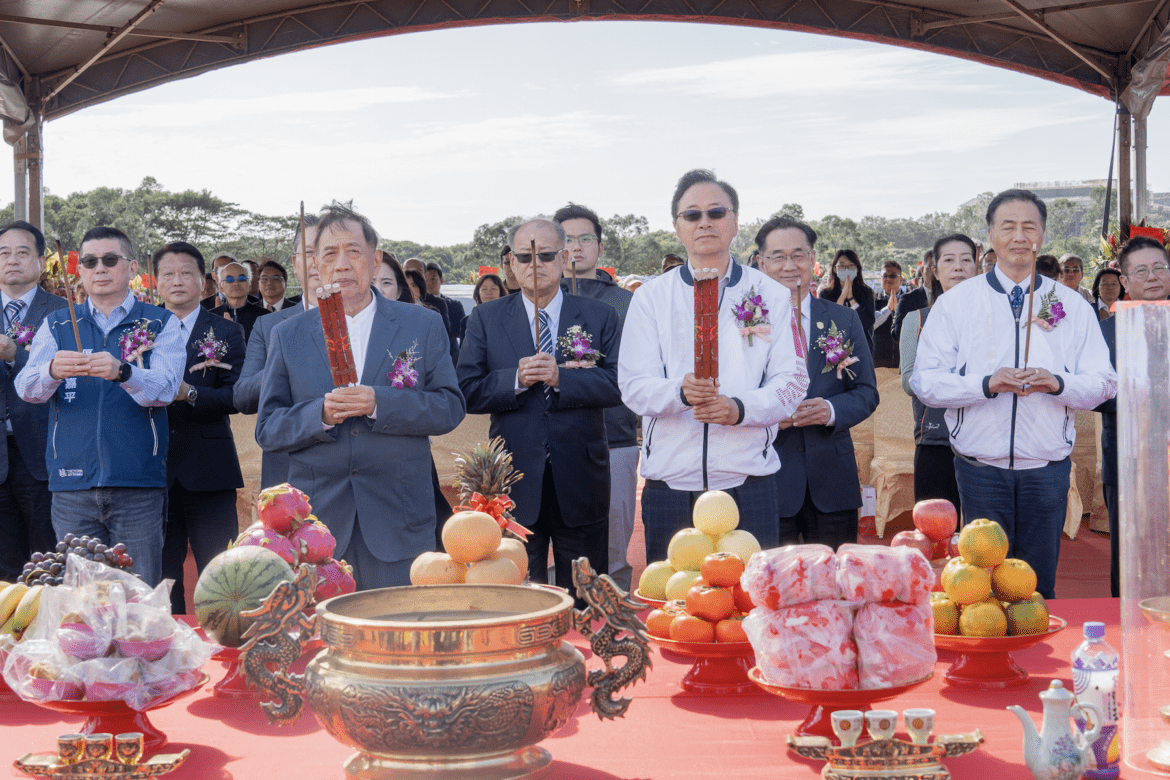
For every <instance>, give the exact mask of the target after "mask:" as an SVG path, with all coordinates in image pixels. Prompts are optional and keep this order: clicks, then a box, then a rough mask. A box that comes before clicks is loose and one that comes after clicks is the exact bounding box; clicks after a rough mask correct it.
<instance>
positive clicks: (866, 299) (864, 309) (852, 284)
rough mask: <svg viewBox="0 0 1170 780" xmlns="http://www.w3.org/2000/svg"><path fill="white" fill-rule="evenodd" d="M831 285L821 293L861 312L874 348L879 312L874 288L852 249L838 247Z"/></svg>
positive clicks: (867, 340)
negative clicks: (863, 273) (866, 278)
mask: <svg viewBox="0 0 1170 780" xmlns="http://www.w3.org/2000/svg"><path fill="white" fill-rule="evenodd" d="M829 279H830V282H829V286H827V287H825V288H824V289H823V290H821V291H820V294H819V296H818V297H820V298H824V299H825V300H829V301H832V302H834V303H836V304H839V305H841V306H848V307H849V308H851V309H853V310H854V311H856V312H857V316H858V317H859V318H860V319H861V327H862V328H863V329H864V330H865V340H866V342H868V343H869V350H870V352H871V353H872V352H873V323H874V320H875V318H876V316H877V313H876V312H875V311H874V303H873V301H874V295H873V290H871V289H869V285H868V284H866V283H865V280H864V279H862V278H861V260H860V259H859V258H858V257H857V253H856V252H854V251H853V250H852V249H838V250H837V254H836V256H834V257H833V264H832V265H831V266H830V267H829Z"/></svg>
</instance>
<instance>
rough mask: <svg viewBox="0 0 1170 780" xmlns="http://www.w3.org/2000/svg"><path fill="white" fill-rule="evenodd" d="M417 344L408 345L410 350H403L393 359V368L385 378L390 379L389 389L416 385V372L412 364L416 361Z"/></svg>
mask: <svg viewBox="0 0 1170 780" xmlns="http://www.w3.org/2000/svg"><path fill="white" fill-rule="evenodd" d="M417 346H418V343H417V342H416V343H414V344H411V345H410V349H404V350H402V351H401V352H399V353H398V357H396V358H394V367H393V368H392V369H391V370H390V373H389V374H387V375H386V376H387V377H388V378H389V379H390V386H391V387H398V388H403V387H414V386H415V385H417V384H418V371H417V370H416V369H415V367H414V364H415V362H417V361H418V352H416V351H415V347H417Z"/></svg>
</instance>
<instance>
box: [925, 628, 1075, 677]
mask: <svg viewBox="0 0 1170 780" xmlns="http://www.w3.org/2000/svg"><path fill="white" fill-rule="evenodd" d="M1067 625H1068V621H1066V620H1065V619H1064V618H1059V617H1056V616H1055V615H1050V616H1049V617H1048V630H1047V631H1046V632H1044V633H1043V634H1025V635H1023V636H993V637H978V636H950V635H947V634H935V635H934V646H935V648H936V649H938V650H951V651H954V652H956V653H959V654H960V655H959V657H958V659H957V660H956V661H955V662H954V663H952V664H951V667H950V668H949V669H947V671H946V672H945V673H944V674H943V679H944V680H945V681H946V683H947V684H948V685H953V686H954V687H956V688H967V689H970V690H975V691H998V690H1002V689H1004V688H1014V687H1016V686H1017V685H1023V684H1024V683H1026V682H1027V681H1028V673H1027V672H1026V671H1024V670H1023V669H1022V668H1020V666H1019V665H1018V664H1017V663H1016V662H1015V661H1013V660H1012V657H1011V653H1012V652H1013V651H1015V650H1023V649H1024V648H1027V647H1031V646H1032V645H1035V644H1039V643H1040V642H1043V641H1044V640H1046V639H1048V638H1049V637H1051V636H1052V635H1053V634H1055V633H1057V632H1059V631H1062V630H1063V629H1064V627H1065V626H1067Z"/></svg>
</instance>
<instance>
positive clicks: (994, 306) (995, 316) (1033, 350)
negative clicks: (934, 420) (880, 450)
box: [910, 270, 1117, 469]
mask: <svg viewBox="0 0 1170 780" xmlns="http://www.w3.org/2000/svg"><path fill="white" fill-rule="evenodd" d="M1038 278H1039V280H1040V284H1039V286H1038V287H1037V288H1036V298H1035V302H1034V311H1033V316H1036V315H1038V314H1039V311H1040V308H1041V301H1042V299H1043V298H1044V297H1045V296H1046V295H1049V293H1050V292H1051V291H1055V294H1056V297H1057V298H1058V299H1059V300H1060V303H1061V305H1062V306H1063V308H1064V313H1065V316H1064V318H1063V319H1061V320H1060V321H1059V322H1057V324H1056V326H1055V327H1054V328H1053V329H1052V330H1051V331H1045V330H1044V329H1042V328H1041V327H1039V326H1038V325H1036V324H1033V325H1032V342H1031V347H1030V351H1029V354H1028V366H1036V367H1040V368H1046V369H1048V371H1050V372H1051V373H1052V374H1053V375H1054V376H1056V377H1057V378H1058V379H1059V380H1060V381H1062V382H1063V383H1064V387H1063V389H1062V390H1061V391H1060V392H1059V393H1057V394H1049V393H1036V394H1033V395H1029V396H1026V397H1022V396H1017V395H1015V394H1014V393H999V394H998V395H996V396H995V397H994V398H989V397H988V395H987V394H986V393H985V390H984V389H985V387H986V385H985V379H986V378H988V377H990V376H991V375H992V374H994V373H995V372H996V371H997V370H999V369H1000V368H1003V367H1004V366H1010V367H1020V368H1022V367H1024V348H1025V344H1026V341H1027V322H1026V320H1027V318H1028V302H1027V294H1026V293H1025V297H1024V307H1023V311H1022V313H1021V314H1020V317H1019V320H1018V321H1017V320H1016V318H1015V317H1014V315H1013V313H1012V308H1011V304H1010V303H1009V301H1008V296H1007V294H1006V292H1005V291H1004V282H1003V279H1006V277H1001V276H1000V275H998V272H997V271H996V270H993V271H991V272H990V273H987V274H983V275H981V276H976V277H974V278H971V279H968V280H966V281H965V282H962V283H960V284H959V285H957V286H955V287H954V288H952V289H951V290H949V291H948V292H947V293H946V294H945V295H942V296H940V297H939V298H938V300H937V301H936V302H935V304H934V306H933V307H932V308H931V311H930V317H929V318H928V319H927V320H926V325H925V326H923V328H922V335H921V337H920V338H919V341H918V354H917V357H916V360H915V366H914V376H913V378H911V380H910V387H911V389H913V390H914V394H915V395H917V396H918V397H919V398H920V399H921V400H922V402H923V403H924V404H926V405H927V406H933V407H936V408H945V409H946V410H947V412H946V421H947V426H948V427H949V429H950V436H951V446H952V448H953V449H954V450H955V451H956V452H958V453H960V454H961V455H966V456H967V457H970V458H974V459H976V460H978V461H980V462H982V463H986V464H988V465H990V466H997V467H999V468H1003V469H1031V468H1039V467H1041V466H1045V465H1047V464H1048V463H1050V462H1052V461H1060V460H1063V459H1064V458H1066V457H1068V455H1069V453H1070V452H1072V448H1073V444H1074V443H1075V442H1076V411H1077V410H1078V409H1092V408H1094V407H1096V406H1097V405H1099V404H1100V403H1101V402H1102V401H1105V400H1107V399H1109V398H1112V397H1113V396H1114V395H1116V394H1117V373H1116V372H1115V371H1114V370H1113V367H1112V365H1111V364H1110V362H1109V348H1108V347H1107V346H1106V344H1105V338H1104V337H1103V336H1102V335H1101V328H1100V325H1099V324H1098V322H1097V313H1096V311H1095V310H1094V308H1093V306H1092V305H1091V304H1088V303H1086V302H1085V299H1084V298H1082V297H1081V296H1080V295H1079V294H1078V293H1077V292H1076V291H1075V290H1072V289H1069V288H1068V287H1066V286H1064V285H1063V284H1059V283H1058V282H1055V281H1053V280H1052V279H1049V278H1047V277H1043V276H1040V277H1038ZM1008 284H1011V283H1010V282H1008ZM1008 289H1010V287H1008Z"/></svg>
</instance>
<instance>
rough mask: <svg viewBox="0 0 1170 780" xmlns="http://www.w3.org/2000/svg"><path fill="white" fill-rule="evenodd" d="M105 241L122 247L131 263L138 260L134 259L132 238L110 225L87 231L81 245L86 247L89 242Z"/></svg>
mask: <svg viewBox="0 0 1170 780" xmlns="http://www.w3.org/2000/svg"><path fill="white" fill-rule="evenodd" d="M105 239H113V240H115V241H117V242H118V243H120V244H121V245H122V253H123V254H124V255H125V256H126V257H127V258H129V259H130V260H131V261H134V260H136V259H137V258H135V257H134V244H133V243H131V241H130V237H129V236H127V235H126V234H125V233H123V232H122V231H121V230H118V228H116V227H110V226H109V225H98V226H97V227H94V228H90V229H89V230H87V231H86V233H85V235H84V236H82V237H81V245H82V246H85V244H86V242H87V241H102V240H105Z"/></svg>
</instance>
